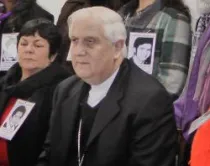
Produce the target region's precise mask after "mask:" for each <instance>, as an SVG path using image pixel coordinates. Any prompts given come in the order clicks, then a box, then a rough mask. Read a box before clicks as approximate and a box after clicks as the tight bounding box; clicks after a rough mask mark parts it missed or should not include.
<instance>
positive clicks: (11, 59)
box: [0, 33, 18, 71]
mask: <svg viewBox="0 0 210 166" xmlns="http://www.w3.org/2000/svg"><path fill="white" fill-rule="evenodd" d="M17 35H18V33H8V34H2V43H1V62H0V71H7V70H9V68H10V67H11V66H13V65H14V64H15V63H16V62H17Z"/></svg>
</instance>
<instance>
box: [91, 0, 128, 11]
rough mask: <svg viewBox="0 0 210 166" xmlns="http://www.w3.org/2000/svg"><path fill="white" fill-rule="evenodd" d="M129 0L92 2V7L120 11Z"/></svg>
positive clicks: (93, 0) (95, 0) (98, 0)
mask: <svg viewBox="0 0 210 166" xmlns="http://www.w3.org/2000/svg"><path fill="white" fill-rule="evenodd" d="M126 2H129V0H90V3H91V6H105V7H108V8H110V9H112V10H115V11H117V10H119V9H120V7H121V6H122V5H124V4H125V3H126Z"/></svg>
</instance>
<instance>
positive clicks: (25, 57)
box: [17, 33, 54, 73]
mask: <svg viewBox="0 0 210 166" xmlns="http://www.w3.org/2000/svg"><path fill="white" fill-rule="evenodd" d="M17 48H18V61H19V64H20V66H21V68H22V70H23V71H24V70H25V71H27V72H32V73H36V72H38V71H40V70H42V69H44V68H46V67H47V66H48V65H49V64H50V63H51V62H53V60H54V56H52V57H51V58H49V53H50V45H49V43H48V41H47V40H46V39H44V38H42V37H41V36H39V34H38V33H35V35H34V36H22V37H21V38H20V41H19V43H18V47H17Z"/></svg>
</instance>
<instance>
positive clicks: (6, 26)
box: [0, 0, 54, 77]
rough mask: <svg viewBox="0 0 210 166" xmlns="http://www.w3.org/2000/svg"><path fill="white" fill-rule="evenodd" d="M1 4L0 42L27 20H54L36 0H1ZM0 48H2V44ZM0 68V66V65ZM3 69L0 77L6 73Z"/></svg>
mask: <svg viewBox="0 0 210 166" xmlns="http://www.w3.org/2000/svg"><path fill="white" fill-rule="evenodd" d="M1 4H2V6H1V15H0V38H1V40H0V41H1V42H2V36H3V35H4V34H9V33H10V34H15V33H16V32H19V31H20V29H21V27H22V25H23V24H24V23H25V22H27V21H29V20H32V19H35V18H40V17H43V18H46V19H48V20H50V21H53V20H54V17H53V15H52V14H50V13H49V12H47V11H45V10H44V9H42V8H41V7H40V6H39V5H38V4H37V3H36V0H1ZM0 48H1V49H2V46H1V47H0ZM0 57H2V55H1V56H0ZM0 65H1V64H0ZM0 68H2V67H1V66H0ZM5 70H7V69H4V71H0V77H2V76H3V75H4V74H5V73H6V72H5Z"/></svg>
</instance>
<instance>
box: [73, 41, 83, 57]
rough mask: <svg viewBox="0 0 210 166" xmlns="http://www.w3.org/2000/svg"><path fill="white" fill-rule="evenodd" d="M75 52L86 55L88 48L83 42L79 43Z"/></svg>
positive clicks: (78, 54)
mask: <svg viewBox="0 0 210 166" xmlns="http://www.w3.org/2000/svg"><path fill="white" fill-rule="evenodd" d="M73 52H74V54H76V55H77V56H84V55H85V54H86V49H85V47H84V45H83V44H82V43H78V44H77V45H76V46H75V48H74V51H73Z"/></svg>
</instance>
